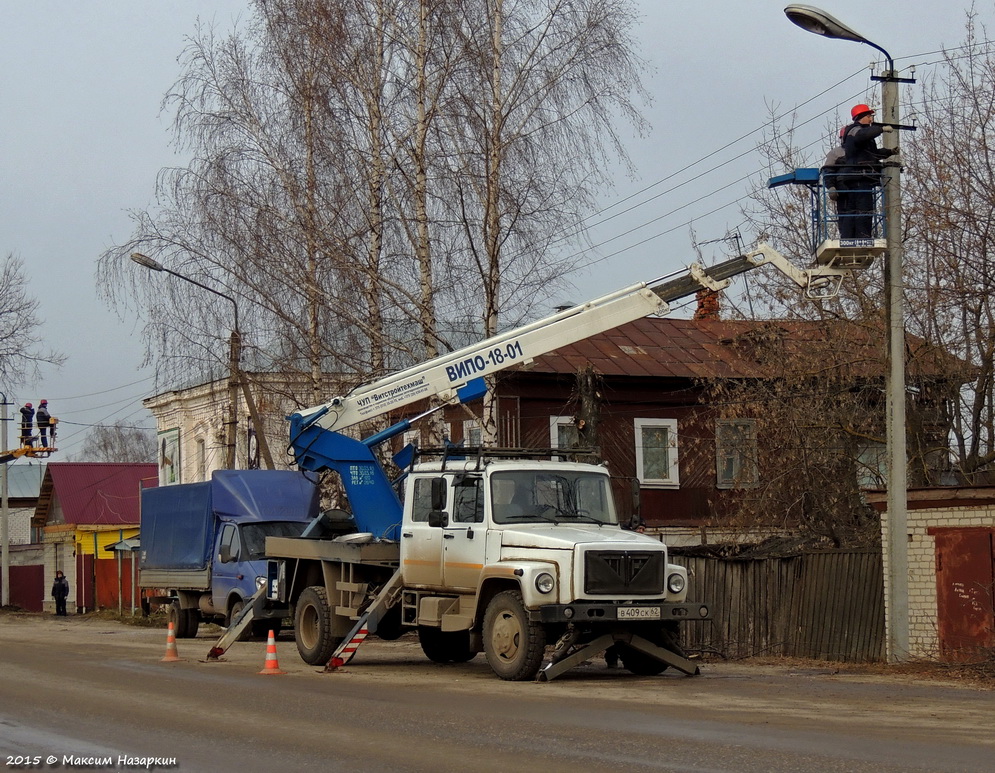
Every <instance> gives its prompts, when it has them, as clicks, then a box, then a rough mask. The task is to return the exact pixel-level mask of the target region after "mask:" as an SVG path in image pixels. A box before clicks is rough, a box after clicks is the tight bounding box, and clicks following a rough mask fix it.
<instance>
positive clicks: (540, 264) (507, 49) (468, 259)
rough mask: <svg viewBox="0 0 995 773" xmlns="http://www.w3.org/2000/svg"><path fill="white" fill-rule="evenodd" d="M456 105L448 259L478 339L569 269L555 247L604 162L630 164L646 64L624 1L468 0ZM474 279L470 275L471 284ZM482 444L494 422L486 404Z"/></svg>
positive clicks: (513, 317)
mask: <svg viewBox="0 0 995 773" xmlns="http://www.w3.org/2000/svg"><path fill="white" fill-rule="evenodd" d="M458 7H459V11H460V13H461V14H462V18H461V19H460V20H459V30H458V31H459V34H460V35H461V36H462V38H463V39H464V40H465V47H466V60H465V63H464V64H463V67H462V70H461V73H460V79H459V81H458V87H459V99H460V107H459V109H458V110H457V111H456V112H455V113H453V114H451V115H449V116H447V118H448V121H447V122H446V126H445V131H446V141H447V142H448V143H450V144H451V147H452V155H451V158H452V163H453V164H454V165H455V166H454V168H453V174H452V175H451V177H452V180H453V182H454V183H455V185H456V186H457V191H458V195H457V196H455V197H454V198H453V199H452V201H453V202H454V204H455V207H454V208H453V219H454V221H455V222H457V223H458V224H459V225H460V227H461V228H462V229H463V234H462V236H463V243H464V250H465V252H464V256H463V259H462V260H461V261H459V262H458V263H451V264H450V265H451V267H450V270H451V271H454V272H456V271H458V272H459V276H460V281H459V282H457V283H454V285H455V286H456V287H458V288H459V289H460V290H461V291H463V292H465V291H466V290H467V289H468V287H467V283H468V282H469V281H473V283H474V285H475V287H474V288H473V289H474V290H475V292H476V293H477V294H478V297H479V298H480V301H481V309H482V312H481V316H480V319H479V324H480V325H481V329H480V331H479V334H480V335H483V336H490V335H493V334H495V333H496V332H497V331H498V330H499V329H500V328H501V326H502V325H512V324H515V323H516V322H518V321H520V319H521V315H526V314H528V313H529V312H530V311H531V310H532V309H533V308H534V306H535V304H536V303H537V301H539V300H541V299H545V298H547V297H549V295H550V293H551V292H552V290H553V289H555V287H556V286H557V285H556V281H557V279H559V278H561V277H562V276H563V274H564V273H565V271H566V270H567V269H568V268H569V267H570V266H569V263H567V262H565V261H563V260H557V258H556V257H555V256H556V255H557V254H558V253H557V251H556V250H555V249H554V248H553V243H554V242H555V241H557V240H562V239H563V235H564V234H565V233H571V232H576V231H577V230H578V229H577V225H578V223H579V222H580V221H581V218H582V214H583V213H584V212H585V211H587V210H588V209H589V208H590V207H591V205H592V203H593V202H592V196H593V193H594V192H595V191H596V190H597V189H598V188H600V187H602V186H605V185H607V183H608V181H607V180H606V178H605V176H604V170H605V168H606V164H605V163H604V162H605V161H606V160H607V157H608V154H610V153H612V152H614V154H615V155H616V156H617V157H619V158H621V159H623V160H626V156H625V153H624V151H623V149H622V144H621V142H620V141H619V139H618V135H617V133H616V131H617V128H616V127H617V125H618V123H619V121H620V120H622V121H626V120H627V121H630V122H631V123H633V124H634V125H636V126H637V127H641V121H640V117H639V114H638V112H637V110H636V109H635V108H634V106H633V101H632V99H633V95H639V94H640V93H641V91H640V78H639V76H640V71H641V68H642V62H641V61H640V60H639V59H638V58H637V57H636V56H635V54H634V46H633V43H632V40H631V38H630V35H631V30H632V26H633V24H634V21H635V17H634V13H633V8H632V4H631V3H630V2H628V1H627V0H580V1H579V2H578V1H577V0H553V2H507V1H506V0H464V1H463V2H461V3H459V4H458ZM471 278H472V279H471ZM484 431H485V436H487V437H489V438H491V439H493V438H494V436H495V433H496V427H495V420H494V416H493V412H492V410H491V409H490V406H487V407H486V408H485V415H484Z"/></svg>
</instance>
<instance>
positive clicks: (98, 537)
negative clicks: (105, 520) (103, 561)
mask: <svg viewBox="0 0 995 773" xmlns="http://www.w3.org/2000/svg"><path fill="white" fill-rule="evenodd" d="M137 536H138V527H137V526H125V527H114V528H112V529H107V530H102V531H77V532H76V555H78V556H79V555H82V556H92V555H94V554H96V556H97V558H114V553H113V551H109V550H105V548H106V547H107V546H108V545H113V544H114V543H115V542H120V541H121V540H123V539H128V538H129V537H137Z"/></svg>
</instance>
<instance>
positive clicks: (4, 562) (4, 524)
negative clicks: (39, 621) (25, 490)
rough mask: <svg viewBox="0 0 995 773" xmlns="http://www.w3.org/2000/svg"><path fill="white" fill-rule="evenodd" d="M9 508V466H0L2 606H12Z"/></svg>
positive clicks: (3, 441)
mask: <svg viewBox="0 0 995 773" xmlns="http://www.w3.org/2000/svg"><path fill="white" fill-rule="evenodd" d="M6 450H7V393H6V392H0V451H6ZM9 512H10V511H9V510H8V507H7V465H6V464H0V551H2V557H0V583H2V584H3V593H2V594H0V595H2V598H0V606H4V607H5V606H7V605H8V604H10V527H9V526H8V514H9Z"/></svg>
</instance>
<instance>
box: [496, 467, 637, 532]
mask: <svg viewBox="0 0 995 773" xmlns="http://www.w3.org/2000/svg"><path fill="white" fill-rule="evenodd" d="M491 512H492V513H493V516H494V522H495V523H529V522H531V523H598V524H613V525H614V524H617V523H618V520H617V519H616V517H615V506H614V503H613V501H612V497H611V491H610V488H609V485H608V476H607V475H601V474H598V473H595V472H573V471H570V470H557V471H556V472H550V471H548V470H515V471H509V472H495V473H494V474H493V475H491Z"/></svg>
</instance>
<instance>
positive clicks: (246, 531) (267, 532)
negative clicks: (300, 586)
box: [241, 521, 307, 561]
mask: <svg viewBox="0 0 995 773" xmlns="http://www.w3.org/2000/svg"><path fill="white" fill-rule="evenodd" d="M306 526H307V522H306V521H270V522H269V523H243V524H242V529H241V531H242V545H243V546H244V548H245V550H246V552H247V553H248V554H249V555H248V557H247V558H243V559H242V560H243V561H256V560H258V559H260V558H262V557H264V556H265V555H266V538H267V537H299V536H301V533H302V532H303V531H304V527H306Z"/></svg>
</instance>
